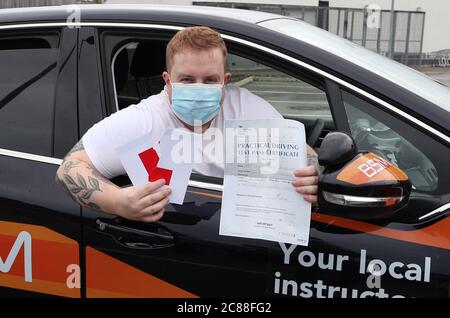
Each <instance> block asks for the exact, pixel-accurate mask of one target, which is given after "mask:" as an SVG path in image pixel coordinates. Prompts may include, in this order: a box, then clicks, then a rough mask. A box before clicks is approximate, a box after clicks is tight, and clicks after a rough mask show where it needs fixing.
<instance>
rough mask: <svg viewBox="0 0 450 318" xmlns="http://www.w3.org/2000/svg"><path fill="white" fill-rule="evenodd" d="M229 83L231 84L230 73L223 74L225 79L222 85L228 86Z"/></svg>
mask: <svg viewBox="0 0 450 318" xmlns="http://www.w3.org/2000/svg"><path fill="white" fill-rule="evenodd" d="M229 82H231V73H230V72H227V73H225V77H224V79H223V83H224V84H228V83H229Z"/></svg>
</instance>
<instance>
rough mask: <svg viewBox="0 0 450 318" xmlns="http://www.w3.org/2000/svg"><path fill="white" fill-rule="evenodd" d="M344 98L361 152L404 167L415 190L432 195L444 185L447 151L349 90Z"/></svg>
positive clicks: (343, 93)
mask: <svg viewBox="0 0 450 318" xmlns="http://www.w3.org/2000/svg"><path fill="white" fill-rule="evenodd" d="M342 97H343V101H344V107H345V111H346V114H347V118H348V123H349V126H350V130H351V134H352V136H353V138H354V139H355V142H356V145H357V147H358V150H360V151H370V152H373V153H375V154H377V155H380V156H382V157H383V158H385V159H387V160H389V161H391V162H392V163H393V164H395V165H396V166H398V167H399V168H401V169H402V170H403V171H405V173H406V174H407V175H408V176H409V178H410V180H411V182H412V184H413V189H414V190H417V191H423V192H433V191H437V190H438V188H439V186H440V183H441V184H444V183H445V182H442V181H444V180H445V176H446V174H448V173H447V172H446V168H445V167H444V166H442V160H441V158H440V157H441V156H443V157H444V158H445V153H446V152H448V149H447V150H446V149H445V147H442V146H441V145H440V144H439V143H438V142H436V141H435V140H433V139H431V138H429V137H427V136H426V135H424V134H423V133H422V132H420V131H419V130H416V129H413V128H412V127H411V126H408V125H406V124H405V123H404V122H402V121H401V120H399V119H398V118H396V117H395V116H393V115H390V114H388V113H387V112H384V111H381V110H380V109H378V108H376V107H374V106H373V105H371V104H370V103H369V102H367V101H365V100H363V99H362V98H359V97H357V96H355V95H353V94H351V93H349V92H346V91H343V92H342ZM441 148H442V151H443V152H441V155H439V152H440V150H439V149H441ZM441 190H443V189H441ZM447 190H448V189H447Z"/></svg>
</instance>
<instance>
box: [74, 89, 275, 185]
mask: <svg viewBox="0 0 450 318" xmlns="http://www.w3.org/2000/svg"><path fill="white" fill-rule="evenodd" d="M279 118H282V116H281V115H280V114H279V113H278V112H277V111H276V110H275V108H273V107H272V106H271V105H270V104H269V103H268V102H266V101H265V100H264V99H262V98H260V97H259V96H256V95H255V94H253V93H251V92H250V91H248V90H247V89H245V88H241V87H237V86H233V85H226V86H225V98H224V102H223V104H222V107H221V109H220V111H219V113H218V115H217V117H215V118H214V119H213V121H212V122H211V126H210V128H208V130H207V131H206V132H205V133H203V134H202V136H201V138H202V145H203V148H202V149H210V148H211V146H212V145H211V143H215V145H214V147H215V149H223V146H221V145H223V138H220V139H221V140H215V139H219V138H214V137H212V136H211V134H210V132H214V130H215V129H218V130H220V131H221V132H223V128H224V120H225V119H279ZM182 127H184V126H183V124H182V122H181V121H180V120H179V119H178V118H177V117H176V115H175V114H174V112H173V110H172V107H171V106H170V103H169V96H168V94H167V92H166V91H165V90H162V91H161V93H159V94H158V95H153V96H150V97H148V98H146V99H144V100H142V101H141V102H140V103H139V104H137V105H131V106H129V107H127V108H125V109H122V110H120V111H118V112H116V113H114V114H112V115H111V116H109V117H107V118H105V119H103V120H102V121H100V122H98V123H97V124H95V125H94V126H92V127H91V128H90V129H89V130H88V131H87V132H86V134H85V135H84V136H83V138H82V140H83V145H84V149H85V151H86V153H87V154H88V156H89V158H90V159H91V161H92V163H93V164H94V166H95V168H96V169H97V170H98V171H99V172H100V173H101V174H102V175H104V176H105V177H107V178H113V177H115V176H118V175H122V174H125V173H126V172H125V169H124V167H123V166H122V163H121V162H120V160H119V157H118V155H117V152H116V148H117V147H119V146H121V145H123V144H126V143H128V142H130V141H133V140H135V139H137V138H138V137H140V136H142V135H145V134H149V133H150V134H151V138H152V140H156V141H158V140H159V138H160V137H161V136H162V135H163V134H164V132H165V130H166V128H182ZM211 128H213V129H211ZM221 135H223V134H221ZM199 151H201V152H202V154H200V156H202V157H203V159H204V160H201V163H194V167H193V170H194V171H195V172H197V173H200V174H203V175H208V176H215V177H223V169H224V166H223V160H215V159H216V158H217V157H216V156H217V155H218V153H214V152H213V156H212V155H211V151H202V150H199Z"/></svg>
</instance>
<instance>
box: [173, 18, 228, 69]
mask: <svg viewBox="0 0 450 318" xmlns="http://www.w3.org/2000/svg"><path fill="white" fill-rule="evenodd" d="M215 48H219V49H220V50H221V51H222V55H223V60H224V65H225V61H226V58H227V48H226V46H225V42H224V40H223V39H222V37H221V36H220V34H219V33H218V32H216V31H214V30H213V29H211V28H209V27H205V26H194V27H188V28H185V29H183V30H181V31H178V32H177V33H176V34H175V35H174V37H173V38H172V39H171V40H170V42H169V43H168V44H167V48H166V68H167V71H169V70H170V68H171V67H172V64H173V57H174V56H175V54H177V53H179V52H182V51H184V50H186V49H191V50H196V51H203V50H209V49H215Z"/></svg>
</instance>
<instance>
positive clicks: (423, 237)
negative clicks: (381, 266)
mask: <svg viewBox="0 0 450 318" xmlns="http://www.w3.org/2000/svg"><path fill="white" fill-rule="evenodd" d="M311 218H312V220H314V221H317V222H321V223H325V224H329V225H333V226H338V227H343V228H346V229H351V230H355V231H358V232H362V233H365V234H372V235H377V236H382V237H387V238H392V239H396V240H401V241H406V242H410V243H416V244H422V245H428V246H433V247H439V248H445V249H450V218H446V219H443V220H441V221H439V222H437V223H435V224H432V225H430V226H427V227H425V228H422V229H418V230H411V231H404V230H397V229H390V228H387V227H382V226H378V225H374V224H369V223H365V222H361V221H356V220H350V219H345V218H341V217H337V216H331V215H327V214H322V213H311Z"/></svg>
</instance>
